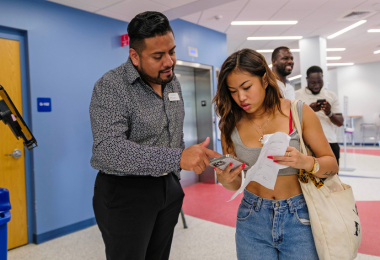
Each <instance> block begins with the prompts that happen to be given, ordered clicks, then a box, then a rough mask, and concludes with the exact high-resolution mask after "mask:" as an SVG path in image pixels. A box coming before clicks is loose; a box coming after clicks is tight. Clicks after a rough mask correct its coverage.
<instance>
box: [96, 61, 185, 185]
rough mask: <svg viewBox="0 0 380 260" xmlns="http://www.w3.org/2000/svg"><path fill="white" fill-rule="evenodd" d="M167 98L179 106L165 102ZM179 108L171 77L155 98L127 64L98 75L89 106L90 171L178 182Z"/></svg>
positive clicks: (180, 147) (181, 112)
mask: <svg viewBox="0 0 380 260" xmlns="http://www.w3.org/2000/svg"><path fill="white" fill-rule="evenodd" d="M169 93H178V96H179V100H177V101H170V100H169V97H168V96H169ZM184 116H185V112H184V104H183V98H182V92H181V86H180V84H179V82H178V80H177V78H176V77H175V76H174V78H173V80H172V81H171V82H170V83H168V84H166V85H165V86H164V87H163V97H160V96H159V95H158V94H157V93H156V92H155V91H154V90H153V88H152V87H151V86H149V85H148V84H146V83H145V82H144V81H143V80H142V79H141V78H140V75H139V73H138V71H137V70H136V68H135V67H134V66H133V64H132V61H131V60H130V59H128V61H127V62H126V63H124V64H122V65H121V66H119V67H118V68H116V69H113V70H111V71H109V72H107V73H106V74H104V75H103V77H102V78H100V79H99V80H98V81H97V82H96V83H95V87H94V90H93V93H92V98H91V104H90V118H91V128H92V134H93V138H94V143H93V148H92V158H91V166H92V167H93V168H95V169H97V170H100V171H102V172H104V173H107V174H114V175H151V176H156V177H158V176H162V175H165V174H167V173H170V172H172V173H174V174H176V175H177V177H178V178H180V171H181V169H180V160H181V154H182V151H183V149H184V148H185V144H184V141H183V120H184Z"/></svg>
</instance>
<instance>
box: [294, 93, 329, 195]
mask: <svg viewBox="0 0 380 260" xmlns="http://www.w3.org/2000/svg"><path fill="white" fill-rule="evenodd" d="M298 103H299V101H298V100H292V101H291V107H290V110H291V112H292V116H293V122H294V126H295V128H296V129H297V132H298V134H299V136H300V151H301V153H303V154H305V155H309V154H311V152H310V151H309V149H308V148H307V147H306V145H305V142H304V140H303V137H302V127H301V122H300V118H299V116H298V109H297V106H298ZM309 179H310V180H311V181H312V182H313V183H314V185H315V187H316V188H317V189H319V188H320V187H322V186H323V184H324V183H323V180H320V179H319V178H317V177H315V176H314V175H313V174H311V173H309V172H305V170H303V169H301V170H300V171H299V173H298V180H299V181H300V182H302V183H308V182H309Z"/></svg>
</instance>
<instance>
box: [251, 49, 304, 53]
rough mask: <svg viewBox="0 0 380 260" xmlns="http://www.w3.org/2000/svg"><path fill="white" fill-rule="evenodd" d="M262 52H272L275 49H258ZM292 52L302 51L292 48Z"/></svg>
mask: <svg viewBox="0 0 380 260" xmlns="http://www.w3.org/2000/svg"><path fill="white" fill-rule="evenodd" d="M256 51H257V52H260V53H272V52H273V51H274V49H264V50H256ZM290 51H291V52H300V49H290Z"/></svg>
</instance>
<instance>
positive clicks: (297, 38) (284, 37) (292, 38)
mask: <svg viewBox="0 0 380 260" xmlns="http://www.w3.org/2000/svg"><path fill="white" fill-rule="evenodd" d="M300 39H302V36H263V37H248V38H247V40H249V41H263V40H269V41H271V40H300Z"/></svg>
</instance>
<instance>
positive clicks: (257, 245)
mask: <svg viewBox="0 0 380 260" xmlns="http://www.w3.org/2000/svg"><path fill="white" fill-rule="evenodd" d="M236 251H237V257H238V259H239V260H255V259H260V260H266V259H268V260H274V259H281V260H282V259H283V260H290V259H291V260H314V259H315V260H318V255H317V251H316V249H315V245H314V239H313V234H312V232H311V226H310V220H309V212H308V210H307V206H306V202H305V199H304V197H303V194H299V195H297V196H294V197H291V198H289V199H285V200H270V199H263V198H260V197H258V196H256V195H255V194H253V193H251V192H249V191H247V190H244V197H243V199H242V201H241V204H240V206H239V210H238V213H237V223H236Z"/></svg>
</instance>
